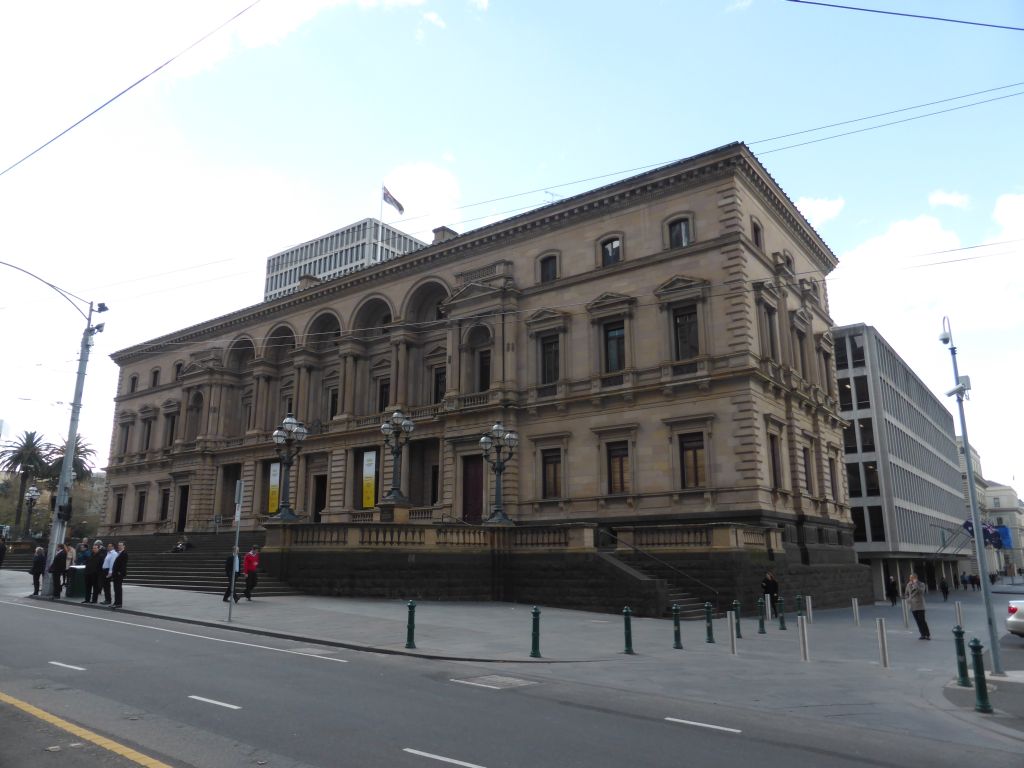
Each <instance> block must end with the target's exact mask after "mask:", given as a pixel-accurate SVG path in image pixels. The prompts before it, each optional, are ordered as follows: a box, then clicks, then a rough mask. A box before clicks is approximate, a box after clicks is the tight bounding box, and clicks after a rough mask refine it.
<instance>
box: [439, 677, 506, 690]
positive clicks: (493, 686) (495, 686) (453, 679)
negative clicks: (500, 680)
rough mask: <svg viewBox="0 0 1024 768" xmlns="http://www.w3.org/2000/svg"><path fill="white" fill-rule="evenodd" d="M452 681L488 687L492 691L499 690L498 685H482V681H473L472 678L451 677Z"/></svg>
mask: <svg viewBox="0 0 1024 768" xmlns="http://www.w3.org/2000/svg"><path fill="white" fill-rule="evenodd" d="M451 682H453V683H462V684H463V685H475V686H476V687H477V688H490V689H491V690H492V691H500V690H501V686H500V685H484V684H483V683H474V682H473V681H472V680H456V679H455V678H454V677H453V678H451Z"/></svg>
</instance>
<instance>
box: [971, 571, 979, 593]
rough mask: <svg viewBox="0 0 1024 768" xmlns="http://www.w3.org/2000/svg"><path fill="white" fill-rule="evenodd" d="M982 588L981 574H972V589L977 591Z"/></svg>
mask: <svg viewBox="0 0 1024 768" xmlns="http://www.w3.org/2000/svg"><path fill="white" fill-rule="evenodd" d="M979 589H981V576H979V575H978V574H976V573H973V574H971V591H972V592H977V591H978V590H979Z"/></svg>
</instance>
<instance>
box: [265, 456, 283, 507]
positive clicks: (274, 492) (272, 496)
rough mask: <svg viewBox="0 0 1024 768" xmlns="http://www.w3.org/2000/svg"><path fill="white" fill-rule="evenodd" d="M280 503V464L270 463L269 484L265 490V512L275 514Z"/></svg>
mask: <svg viewBox="0 0 1024 768" xmlns="http://www.w3.org/2000/svg"><path fill="white" fill-rule="evenodd" d="M280 503H281V465H280V464H278V463H276V462H275V463H274V464H271V465H270V484H269V488H268V491H267V514H268V515H276V514H277V509H278V505H279V504H280Z"/></svg>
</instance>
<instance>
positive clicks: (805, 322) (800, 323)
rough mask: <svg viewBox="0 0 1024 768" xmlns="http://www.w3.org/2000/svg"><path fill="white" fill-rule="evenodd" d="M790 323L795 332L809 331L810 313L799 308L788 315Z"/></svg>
mask: <svg viewBox="0 0 1024 768" xmlns="http://www.w3.org/2000/svg"><path fill="white" fill-rule="evenodd" d="M789 317H790V321H791V322H792V323H793V327H794V328H796V329H797V330H800V331H803V332H805V333H806V332H808V331H809V330H810V329H811V313H810V312H808V311H807V310H806V309H803V308H800V309H798V310H796V311H795V312H793V313H791V314H790V316H789Z"/></svg>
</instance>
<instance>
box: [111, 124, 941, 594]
mask: <svg viewBox="0 0 1024 768" xmlns="http://www.w3.org/2000/svg"><path fill="white" fill-rule="evenodd" d="M366 224H367V226H368V227H369V226H371V225H372V224H373V222H366ZM335 245H338V247H348V246H345V245H344V240H342V241H341V244H340V245H339V244H337V243H336V244H335ZM332 247H333V246H332ZM293 250H297V249H293ZM317 258H323V255H320V256H318V257H317ZM836 264H837V260H836V257H835V256H834V255H833V253H832V252H831V251H830V250H829V248H828V246H827V245H826V244H825V243H824V242H823V241H822V240H821V238H820V237H819V236H818V234H817V233H816V232H815V231H814V229H813V228H812V227H811V226H810V225H809V224H808V223H807V221H806V220H805V219H804V217H803V216H802V215H801V214H800V212H799V211H798V210H797V208H796V207H795V206H794V205H793V203H792V202H791V201H790V199H789V198H788V197H787V196H786V195H785V193H784V192H783V191H782V190H781V189H780V187H779V186H778V185H777V183H776V182H775V181H774V180H773V179H772V177H771V175H770V174H769V173H768V172H767V171H766V170H765V169H764V167H763V166H762V165H761V164H760V162H759V161H758V160H757V159H756V158H755V157H754V155H753V154H752V153H751V152H750V151H749V150H748V149H747V148H746V146H745V145H743V144H731V145H728V146H725V147H721V148H719V149H716V150H713V151H710V152H706V153H704V154H700V155H697V156H694V157H691V158H688V159H685V160H681V161H679V162H675V163H672V164H670V165H666V166H664V167H661V168H658V169H655V170H652V171H649V172H646V173H643V174H640V175H638V176H634V177H632V178H628V179H624V180H622V181H617V182H615V183H613V184H609V185H607V186H604V187H601V188H598V189H594V190H592V191H589V192H584V193H582V194H579V195H576V196H573V197H570V198H566V199H564V200H560V201H558V202H555V203H552V204H550V205H546V206H544V207H541V208H539V209H537V210H533V211H530V212H527V213H523V214H520V215H517V216H515V217H513V218H510V219H506V220H504V221H499V222H496V223H493V224H488V225H487V226H484V227H481V228H480V229H477V230H474V231H471V232H468V233H465V234H461V235H457V234H456V233H454V232H452V231H451V230H449V229H447V228H445V227H440V228H438V229H437V230H435V240H434V242H433V243H432V244H431V245H428V246H425V247H422V248H418V249H416V250H412V251H411V252H409V253H406V254H404V255H400V256H397V257H395V258H392V259H390V260H388V261H387V262H386V263H382V264H370V265H369V266H367V268H365V269H362V270H359V271H355V272H350V273H347V274H339V275H338V276H337V277H333V278H327V279H324V280H322V281H314V282H310V284H309V285H308V287H300V288H299V289H298V290H294V291H293V292H292V293H289V294H287V295H284V296H280V297H278V298H271V299H270V300H268V301H265V302H263V303H261V304H258V305H256V306H252V307H248V308H244V309H240V310H237V311H235V312H232V313H230V314H228V315H225V316H222V317H218V318H214V319H212V320H209V321H208V322H204V323H200V324H198V325H195V326H192V327H190V328H185V329H182V330H180V331H177V332H175V333H172V334H168V335H166V336H163V337H160V338H157V339H153V340H150V341H146V342H144V343H140V344H138V345H135V346H133V347H130V348H128V349H124V350H121V351H119V352H117V353H115V354H114V355H112V357H113V359H114V361H115V362H116V364H117V365H118V366H119V368H120V380H119V388H118V392H117V395H116V403H117V405H116V415H115V423H114V428H113V436H112V445H111V454H110V455H111V459H110V466H109V470H108V477H109V501H108V506H107V526H108V527H109V528H110V529H112V530H115V531H118V532H119V533H125V534H131V533H148V532H156V531H160V530H165V531H171V530H178V531H200V530H205V529H207V528H212V527H213V522H212V521H214V520H215V519H218V518H219V519H224V518H227V517H229V516H230V515H231V513H232V510H233V505H234V500H233V496H234V492H235V487H236V481H238V480H242V481H243V483H244V495H243V502H242V524H243V527H245V528H248V529H255V528H259V527H260V526H262V525H264V524H265V523H266V522H267V519H268V516H271V515H273V514H274V513H275V512H276V511H277V509H278V507H277V503H278V500H279V493H283V492H284V486H283V484H279V483H278V481H277V478H278V477H279V473H280V472H281V471H282V466H281V464H280V463H279V460H278V457H277V455H276V454H275V443H274V440H273V439H272V433H273V432H274V431H275V429H276V428H277V427H278V425H279V424H280V423H281V422H282V419H283V418H284V417H285V415H286V414H289V413H290V414H294V416H295V418H297V419H299V420H300V421H302V422H303V423H304V424H305V425H306V426H307V428H308V430H309V435H308V437H306V439H305V441H304V442H303V444H302V452H301V453H300V454H299V456H298V458H297V460H296V461H295V462H294V463H293V464H292V465H291V468H290V471H289V472H288V475H287V476H288V478H289V481H290V494H291V496H290V499H289V500H292V498H293V499H294V504H293V505H294V507H295V509H296V510H297V511H298V512H299V513H300V515H302V516H303V522H302V523H300V524H298V525H291V526H289V530H290V531H306V530H308V531H310V533H309V538H307V539H303V541H305V542H306V543H305V544H303V545H302V546H304V547H312V548H314V549H315V548H317V547H329V546H333V547H349V548H354V549H359V548H361V547H362V548H366V549H367V550H368V549H369V548H372V547H374V546H378V545H379V546H384V543H385V542H386V543H387V546H388V547H389V548H390V549H389V550H388V551H391V552H401V551H402V550H403V548H411V550H412V551H414V552H418V554H416V556H415V557H416V560H415V563H416V564H417V565H416V567H422V566H423V564H424V563H427V562H429V555H430V552H429V551H427V550H430V548H431V547H434V548H444V547H447V548H448V549H447V550H446V552H448V553H449V555H450V558H451V559H448V560H445V561H444V562H445V565H444V569H443V570H444V572H445V573H452V572H454V571H453V569H457V568H458V562H459V560H458V558H457V557H455V555H454V554H452V553H455V552H472V551H475V548H477V547H479V546H481V542H483V541H484V540H485V539H484V538H482V537H483V535H484V533H483V532H481V533H477V531H478V530H481V529H479V528H478V526H479V524H480V522H481V520H482V519H486V518H487V517H488V515H489V511H490V509H491V505H492V503H493V500H494V499H495V490H496V485H497V478H498V477H499V475H496V474H495V473H494V472H492V471H491V465H490V464H489V463H488V459H489V458H490V459H493V458H494V456H493V453H492V454H487V455H484V453H482V450H481V442H480V440H481V435H482V433H484V432H487V431H488V430H489V429H490V428H491V426H492V425H494V424H495V423H496V422H500V423H501V424H503V425H504V427H505V428H507V429H510V430H514V431H515V432H517V433H518V435H519V442H518V445H517V446H515V448H514V451H513V455H512V456H511V458H510V459H509V460H508V463H507V465H506V466H505V467H504V473H503V475H500V477H502V479H503V486H502V487H503V496H502V500H503V502H504V511H505V512H506V513H507V515H508V516H509V517H510V518H511V519H512V521H513V522H514V524H515V529H514V530H516V531H518V530H520V529H528V530H529V531H532V533H530V534H529V535H527V534H525V533H524V534H522V535H521V536H520V534H518V533H517V534H515V536H520V538H515V536H513V539H512V540H510V541H512V543H511V544H510V545H509V546H512V547H513V551H514V547H515V546H521V547H523V548H532V549H530V551H531V552H532V553H533V554H534V555H535V556H536V558H540V557H541V555H540V554H539V553H540V552H543V551H547V550H550V549H551V548H556V549H557V548H558V547H568V548H569V551H570V552H571V556H572V557H577V556H579V557H583V555H584V554H585V553H591V554H590V557H591V560H586V561H584V560H580V561H579V562H578V564H577V565H575V566H573V567H574V568H578V569H585V568H597V567H599V566H600V567H604V566H602V565H601V562H603V561H600V558H597V557H596V554H595V553H596V550H595V544H594V542H595V541H601V542H609V541H611V542H613V544H614V542H618V546H619V547H620V548H622V549H626V548H628V547H632V548H633V549H638V548H639V549H643V548H650V549H652V550H657V551H658V553H659V558H660V559H662V560H664V561H666V562H669V561H671V562H681V560H679V558H683V557H684V556H686V555H687V553H697V554H694V560H693V563H694V564H693V567H694V568H705V569H707V568H710V567H711V566H709V563H713V562H724V561H717V560H715V558H713V557H711V556H710V554H709V553H717V554H721V555H722V556H723V557H729V558H732V559H731V560H729V561H728V562H729V563H730V565H729V568H728V569H722V568H719V569H718V570H717V571H715V572H714V574H712V576H713V577H715V578H717V577H718V576H722V577H723V578H725V576H726V575H728V577H729V578H733V580H734V585H733V586H735V588H736V589H741V590H757V585H759V584H760V580H761V577H762V575H763V571H764V569H765V568H767V567H773V568H775V569H776V570H777V572H778V573H779V574H780V577H781V578H782V579H783V584H784V589H787V590H791V593H792V594H794V595H795V594H796V593H797V592H799V591H800V590H801V589H806V588H807V587H805V586H803V585H804V584H807V585H815V584H816V585H817V586H816V589H815V595H816V598H815V599H816V602H817V600H818V597H817V596H818V595H821V596H822V599H823V600H824V599H826V598H825V593H828V592H830V590H831V591H832V593H833V594H834V595H836V596H838V595H840V594H843V595H845V596H846V597H845V599H846V600H848V599H849V595H851V594H862V593H858V592H857V591H856V590H857V589H859V588H860V586H859V585H862V586H863V589H864V591H865V592H866V591H867V587H868V585H867V573H866V569H865V568H863V567H862V566H859V565H857V563H856V560H855V553H854V550H853V526H852V524H851V519H850V513H849V507H848V504H847V499H846V483H845V475H844V473H843V472H842V468H843V467H842V449H843V443H842V432H841V426H840V424H841V422H840V417H839V412H838V411H839V404H838V397H839V393H838V391H837V388H836V381H835V364H834V360H833V355H834V352H833V337H832V333H831V331H830V329H831V327H832V322H831V319H830V317H829V314H828V301H827V296H826V293H825V290H826V289H825V280H824V278H825V276H826V275H827V274H828V273H829V272H830V271H831V270H832V269H834V267H835V266H836ZM341 268H342V269H343V268H344V264H343V263H342V266H341ZM289 279H291V278H289ZM279 289H280V290H283V288H280V287H279V286H276V285H275V286H274V287H273V288H272V292H273V291H276V290H279ZM273 295H276V294H273ZM844 344H845V342H844ZM844 350H845V347H844ZM161 372H163V373H161ZM398 409H400V410H401V411H402V412H403V413H404V414H405V415H406V416H408V417H409V418H410V419H411V420H412V421H413V423H414V427H415V431H414V432H413V433H411V439H410V440H409V442H408V444H407V445H405V447H404V448H402V449H401V450H400V451H399V452H398V455H399V456H401V457H402V460H401V462H400V471H399V476H398V477H397V478H394V479H393V478H392V471H393V469H394V468H395V464H394V462H393V458H392V456H393V453H392V451H391V450H389V449H387V448H386V447H385V445H384V438H383V437H382V434H381V429H380V427H381V423H382V421H383V420H385V419H387V418H389V416H390V415H391V414H392V413H393V412H394V411H395V410H398ZM946 458H949V459H950V461H953V462H954V464H953V466H954V469H953V475H954V477H953V480H954V483H953V484H954V487H953V492H954V493H955V491H956V488H955V485H956V482H957V478H956V473H955V457H946ZM284 470H285V471H288V470H287V467H285V468H284ZM392 482H394V484H395V485H396V486H397V487H398V488H399V489H400V490H401V493H402V494H403V495H404V496H407V497H408V499H409V505H410V508H409V509H406V510H402V509H396V510H391V509H390V508H387V509H385V506H382V504H381V501H382V493H381V488H382V487H383V488H385V489H387V488H388V487H389V486H390V485H391V484H392ZM862 503H863V502H862ZM391 520H394V521H395V522H394V526H396V528H395V530H396V531H398V532H393V533H389V534H384V533H381V531H382V530H385V529H386V528H387V526H388V525H389V523H388V522H386V521H391ZM399 521H401V523H400V522H399ZM453 523H454V526H453V525H452V524H453ZM360 526H362V527H360ZM368 526H375V527H372V528H371V527H368ZM545 526H546V527H545ZM566 526H568V527H566ZM720 526H726V527H728V528H729V530H730V531H731V533H728V534H727V535H726V534H724V533H722V534H721V535H719V533H714V531H719V532H720V533H721V532H722V531H724V530H725V529H724V528H720ZM328 530H330V531H333V533H330V534H329V535H328V534H327V533H326V531H328ZM545 531H546V532H545ZM568 531H585V532H589V533H584V534H580V535H581V536H582V538H576V537H577V534H576V533H572V535H570V533H568ZM288 535H292V534H291V533H289V534H288ZM295 535H298V534H297V533H296V534H295ZM302 535H303V536H306V534H305V533H303V534H302ZM388 537H394V538H388ZM523 537H525V538H523ZM716 537H717V538H716ZM502 541H504V539H502ZM268 542H269V540H268ZM515 542H518V544H516V543H515ZM460 548H461V549H460ZM545 548H547V549H545ZM633 549H631V550H630V551H631V552H632V551H633ZM503 551H504V550H503ZM311 552H312V550H311ZM311 552H310V553H307V555H304V557H303V558H302V561H303V562H306V563H310V562H312V559H313V555H312V553H311ZM698 555H699V556H698ZM354 557H355V556H354V555H353V554H352V553H351V552H347V553H346V555H345V557H344V558H339V557H333V559H331V560H330V561H329V562H325V567H330V568H334V567H350V566H351V565H352V564H353V563H355V562H356V560H355V559H354ZM467 557H468V555H467ZM565 557H569V555H565ZM673 558H676V559H673ZM299 561H300V559H299V558H296V559H294V560H292V562H293V563H295V564H298V563H299ZM698 561H699V562H698ZM410 562H412V561H408V560H403V561H402V563H404V565H401V566H398V565H396V566H395V567H396V568H398V569H399V571H400V572H401V573H411V572H412V570H411V569H412V566H411V565H410ZM481 562H486V563H491V562H492V560H491V559H486V561H483V560H482V561H481ZM530 562H531V563H533V567H532V568H531V569H527V571H528V573H527V572H526V571H524V572H523V573H524V574H525V575H524V578H525V577H526V576H528V575H530V574H535V573H538V571H537V568H538V567H539V566H538V565H537V564H538V563H540V562H541V560H540V559H533V560H531V561H530ZM567 562H569V560H566V559H564V558H563V559H561V560H557V561H552V564H551V567H552V568H553V569H554V570H553V571H552V574H555V573H557V574H559V575H557V576H556V575H552V576H551V578H549V579H546V580H545V583H546V585H547V586H548V587H550V588H555V587H556V586H557V585H558V584H560V583H562V582H561V581H560V580H561V579H562V578H564V577H566V571H564V570H562V571H559V570H558V569H564V568H566V567H567V566H566V565H565V564H566V563H567ZM574 562H575V561H574ZM588 564H589V565H588ZM741 566H742V567H741ZM296 567H297V565H296ZM487 567H490V566H487ZM687 567H689V566H687ZM744 569H745V570H744ZM434 572H435V573H436V572H437V571H436V570H435V571H434ZM582 572H583V571H582V570H581V571H579V573H582ZM588 573H592V571H591V572H588ZM723 574H725V575H723ZM391 575H392V576H393V575H394V574H391ZM620 575H621V574H620ZM712 576H709V578H712ZM353 578H355V577H353ZM396 578H397V577H396ZM481 578H483V579H485V582H486V583H488V584H489V583H491V580H490V577H488V576H481ZM477 581H479V579H477ZM328 582H330V583H331V584H333V585H335V586H334V587H331V588H340V587H337V586H336V585H337V584H341V583H345V584H349V583H352V581H351V580H341V581H339V580H337V579H335V580H333V581H331V580H329V579H325V580H323V583H324V584H326V583H328ZM595 583H596V582H595ZM728 588H731V587H722V590H723V592H724V591H725V590H726V589H728ZM805 593H806V592H805ZM414 594H415V593H414ZM744 596H745V597H746V596H747V593H746V592H745V593H744ZM620 605H621V603H620Z"/></svg>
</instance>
